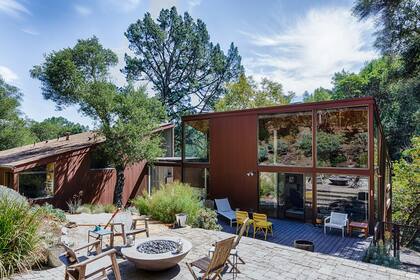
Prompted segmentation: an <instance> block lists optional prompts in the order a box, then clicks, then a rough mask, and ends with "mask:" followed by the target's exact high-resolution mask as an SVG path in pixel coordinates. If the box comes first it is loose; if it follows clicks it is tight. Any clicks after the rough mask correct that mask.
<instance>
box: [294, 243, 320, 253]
mask: <svg viewBox="0 0 420 280" xmlns="http://www.w3.org/2000/svg"><path fill="white" fill-rule="evenodd" d="M294 245H295V248H297V249H302V250H305V251H310V252H313V251H314V249H315V245H314V243H313V242H312V241H309V240H295V242H294Z"/></svg>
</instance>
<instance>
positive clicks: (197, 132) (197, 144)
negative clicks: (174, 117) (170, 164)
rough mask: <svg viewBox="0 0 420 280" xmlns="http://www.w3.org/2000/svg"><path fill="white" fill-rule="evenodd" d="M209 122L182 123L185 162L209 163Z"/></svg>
mask: <svg viewBox="0 0 420 280" xmlns="http://www.w3.org/2000/svg"><path fill="white" fill-rule="evenodd" d="M209 130H210V129H209V120H197V121H189V122H185V123H184V156H185V161H186V162H209V145H210V144H209V140H210V138H209Z"/></svg>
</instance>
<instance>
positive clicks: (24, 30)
mask: <svg viewBox="0 0 420 280" xmlns="http://www.w3.org/2000/svg"><path fill="white" fill-rule="evenodd" d="M20 31H22V32H24V33H26V34H29V35H33V36H37V35H39V32H38V31H36V30H34V29H32V28H30V27H28V28H22V29H21V30H20Z"/></svg>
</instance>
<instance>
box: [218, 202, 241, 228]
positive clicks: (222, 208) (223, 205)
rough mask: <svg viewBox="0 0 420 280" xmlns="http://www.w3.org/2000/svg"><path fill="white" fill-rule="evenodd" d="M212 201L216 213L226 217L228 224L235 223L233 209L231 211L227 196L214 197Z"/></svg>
mask: <svg viewBox="0 0 420 280" xmlns="http://www.w3.org/2000/svg"><path fill="white" fill-rule="evenodd" d="M214 202H215V203H216V208H217V210H216V212H217V214H219V215H221V216H223V217H225V218H227V219H228V220H229V221H230V226H232V225H233V223H236V214H235V211H233V210H232V208H231V207H230V204H229V200H228V199H227V198H222V199H215V200H214Z"/></svg>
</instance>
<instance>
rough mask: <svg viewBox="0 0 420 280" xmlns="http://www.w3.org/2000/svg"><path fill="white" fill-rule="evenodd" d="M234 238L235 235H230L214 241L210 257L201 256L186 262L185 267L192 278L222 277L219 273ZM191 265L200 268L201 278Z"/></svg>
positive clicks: (227, 257)
mask: <svg viewBox="0 0 420 280" xmlns="http://www.w3.org/2000/svg"><path fill="white" fill-rule="evenodd" d="M234 240H235V237H230V238H227V239H224V240H221V241H218V242H216V244H215V248H214V253H213V256H212V258H211V259H210V258H209V257H203V258H201V259H198V260H196V261H193V262H191V263H187V267H188V269H189V270H190V272H191V274H192V276H193V277H194V279H195V280H199V279H222V275H221V273H222V271H223V269H224V268H225V266H226V263H227V261H228V259H229V255H230V251H231V250H232V246H233V242H234ZM193 267H196V268H198V269H200V273H201V274H202V276H201V278H198V277H197V275H196V274H195V272H194V270H193Z"/></svg>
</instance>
